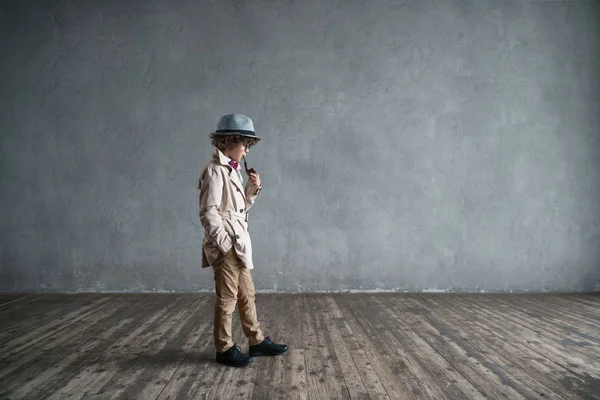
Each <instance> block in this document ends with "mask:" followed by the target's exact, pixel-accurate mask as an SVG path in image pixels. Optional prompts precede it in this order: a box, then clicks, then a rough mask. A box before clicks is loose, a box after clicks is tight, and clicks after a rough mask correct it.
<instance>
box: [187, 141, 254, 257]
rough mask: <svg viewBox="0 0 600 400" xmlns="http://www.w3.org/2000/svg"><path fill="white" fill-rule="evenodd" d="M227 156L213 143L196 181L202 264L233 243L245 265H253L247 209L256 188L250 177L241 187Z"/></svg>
mask: <svg viewBox="0 0 600 400" xmlns="http://www.w3.org/2000/svg"><path fill="white" fill-rule="evenodd" d="M227 160H228V158H227V157H226V156H225V155H224V154H223V153H222V152H221V151H220V150H219V149H217V148H216V147H213V157H212V159H211V161H210V162H209V163H208V165H207V166H206V167H204V169H203V170H202V173H201V175H200V179H199V181H198V189H199V190H200V222H201V223H202V226H203V227H204V241H203V243H202V268H206V267H210V266H212V265H213V263H214V262H215V260H217V258H218V257H219V256H220V255H222V254H226V253H227V252H228V251H229V250H231V248H232V247H233V248H234V249H235V252H236V253H237V255H238V257H239V258H240V260H241V261H242V263H243V264H244V265H245V266H246V268H248V269H253V268H254V264H253V263H252V243H251V241H250V234H249V233H248V210H249V209H250V208H251V207H252V205H253V204H254V200H255V199H256V196H257V194H258V193H257V192H258V188H257V187H256V185H253V184H251V183H250V182H249V181H248V183H247V184H246V187H245V188H244V187H243V185H242V181H241V177H240V175H239V172H238V171H236V170H234V169H233V168H232V167H231V166H230V165H229V164H228V163H227Z"/></svg>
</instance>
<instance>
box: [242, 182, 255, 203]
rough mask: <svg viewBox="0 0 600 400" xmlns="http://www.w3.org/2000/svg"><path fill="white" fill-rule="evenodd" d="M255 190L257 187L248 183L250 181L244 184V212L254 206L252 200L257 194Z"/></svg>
mask: <svg viewBox="0 0 600 400" xmlns="http://www.w3.org/2000/svg"><path fill="white" fill-rule="evenodd" d="M257 190H258V187H257V186H256V185H253V184H252V183H250V181H248V182H247V183H246V187H245V188H244V192H245V194H246V210H249V209H250V208H251V207H252V205H253V204H254V200H255V199H256V197H257V196H258V193H256V192H257Z"/></svg>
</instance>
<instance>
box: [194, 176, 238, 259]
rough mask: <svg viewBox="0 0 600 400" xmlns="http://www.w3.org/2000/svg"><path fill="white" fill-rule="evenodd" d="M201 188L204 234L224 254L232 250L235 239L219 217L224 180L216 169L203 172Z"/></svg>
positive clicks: (201, 212)
mask: <svg viewBox="0 0 600 400" xmlns="http://www.w3.org/2000/svg"><path fill="white" fill-rule="evenodd" d="M199 187H200V222H201V223H202V226H203V227H204V234H205V236H206V237H208V238H209V239H210V240H211V241H212V242H213V243H214V244H215V245H216V246H217V248H218V249H219V251H220V252H221V253H223V254H225V253H227V252H228V251H229V250H231V247H232V246H233V239H232V238H231V237H230V236H229V234H228V233H227V231H226V230H225V226H224V225H223V219H222V218H221V216H220V215H219V212H218V207H219V206H220V205H221V197H222V196H223V178H222V176H221V174H220V173H219V172H218V171H216V170H215V169H214V168H207V169H206V170H204V171H203V172H202V176H201V177H200V181H199Z"/></svg>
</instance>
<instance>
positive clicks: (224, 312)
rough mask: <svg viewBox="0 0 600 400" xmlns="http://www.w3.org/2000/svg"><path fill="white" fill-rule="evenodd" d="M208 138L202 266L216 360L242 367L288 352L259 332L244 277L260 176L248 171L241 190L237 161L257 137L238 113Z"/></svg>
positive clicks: (248, 121) (202, 178) (225, 118)
mask: <svg viewBox="0 0 600 400" xmlns="http://www.w3.org/2000/svg"><path fill="white" fill-rule="evenodd" d="M210 137H211V139H212V145H213V156H212V159H211V161H210V162H209V163H208V165H207V166H206V167H205V168H204V169H203V170H202V174H201V176H200V180H199V182H198V189H200V221H201V223H202V226H203V227H204V242H203V244H202V267H203V268H206V267H209V266H212V267H213V272H214V279H215V291H216V294H217V301H216V303H215V317H214V333H213V335H214V342H215V347H216V350H217V354H216V361H217V362H218V363H221V364H225V365H230V366H234V367H244V366H247V365H249V364H250V363H251V362H252V357H258V356H272V355H278V354H283V353H285V352H286V351H287V350H288V347H287V346H285V345H281V344H277V343H273V342H272V341H271V339H270V338H269V337H264V336H263V333H262V331H261V327H260V324H259V322H258V319H257V317H256V306H255V304H254V283H253V281H252V276H251V275H250V270H251V269H253V268H254V265H253V264H252V244H251V242H250V235H249V234H248V210H249V209H250V208H251V207H252V205H253V204H254V200H255V199H256V196H257V195H258V194H259V193H260V190H261V189H262V185H261V182H260V176H259V175H258V174H257V173H250V175H249V178H248V183H247V184H246V187H245V188H244V187H243V179H242V174H241V172H240V165H239V163H240V162H241V161H242V159H243V158H244V157H246V154H247V153H248V151H249V150H250V147H252V146H253V145H255V144H256V143H257V142H258V141H259V140H260V138H259V137H258V136H256V134H255V132H254V124H253V123H252V120H251V119H250V118H248V117H246V116H245V115H241V114H228V115H224V116H222V117H221V118H220V119H219V122H218V124H217V129H216V131H215V132H213V133H211V134H210ZM236 303H237V305H238V309H239V313H240V319H241V322H242V328H243V330H244V335H245V336H246V337H247V338H248V341H249V344H250V351H249V353H250V354H249V356H245V355H244V354H242V353H241V351H240V348H239V347H238V346H237V344H236V343H233V340H232V336H231V319H232V314H233V311H234V310H235V305H236Z"/></svg>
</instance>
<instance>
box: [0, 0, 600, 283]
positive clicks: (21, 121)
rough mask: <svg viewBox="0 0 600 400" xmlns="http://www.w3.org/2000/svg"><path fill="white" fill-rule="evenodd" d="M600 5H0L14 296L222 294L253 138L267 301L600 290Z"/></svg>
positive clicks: (0, 123) (271, 0) (1, 116)
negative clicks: (219, 172)
mask: <svg viewBox="0 0 600 400" xmlns="http://www.w3.org/2000/svg"><path fill="white" fill-rule="evenodd" d="M599 21H600V2H596V1H590V2H581V1H569V2H557V1H551V2H546V1H534V2H527V1H510V2H509V1H495V2H489V1H483V0H473V1H458V0H457V1H444V0H439V1H420V0H413V1H391V0H390V1H385V0H379V1H375V0H373V1H363V0H307V1H293V0H289V1H275V0H253V1H243V2H241V1H237V0H218V1H217V0H212V1H192V0H188V1H184V0H173V1H164V0H163V1H158V0H148V1H136V0H119V1H116V0H113V1H111V0H103V1H100V0H88V1H58V0H54V1H50V0H44V1H42V0H40V1H24V0H4V1H2V3H1V4H0V35H1V36H0V54H2V62H1V63H0V133H1V162H0V168H1V171H0V178H1V193H0V206H1V208H2V213H1V216H0V224H1V225H0V228H1V231H0V233H1V239H2V242H1V248H0V290H2V291H25V290H34V291H146V290H148V291H153V290H165V291H195V290H212V288H213V281H212V272H211V271H210V270H202V269H201V268H200V263H201V241H202V237H203V231H202V227H201V225H200V223H199V219H198V209H197V203H198V201H197V196H198V192H197V190H196V188H195V185H196V180H197V177H198V175H199V172H200V170H201V168H202V167H203V166H204V164H205V163H206V162H207V161H208V158H209V157H210V152H211V149H210V145H209V141H208V133H209V132H210V131H211V130H212V129H214V126H215V124H216V122H217V120H218V118H219V116H220V115H222V114H225V113H230V112H240V113H244V114H247V115H249V116H250V117H252V118H253V119H254V122H255V126H256V128H257V130H258V132H259V134H260V135H261V136H262V137H263V138H264V139H263V141H262V142H261V143H260V144H259V145H258V146H257V147H256V148H254V149H252V151H251V152H250V154H249V156H248V160H249V163H250V164H251V166H253V167H255V168H256V169H257V170H258V171H259V172H260V173H261V176H262V179H263V181H264V185H265V189H264V191H263V193H262V194H261V196H260V198H259V200H258V202H257V204H256V206H255V208H254V209H253V212H252V213H251V221H250V223H251V233H252V234H253V243H254V247H255V264H256V269H255V270H254V272H253V274H254V277H255V281H256V287H257V289H258V290H263V291H267V290H272V291H291V292H297V291H340V290H342V291H343V290H402V291H404V290H407V291H423V290H425V291H432V290H449V291H511V290H512V291H546V290H564V291H579V290H600V23H599Z"/></svg>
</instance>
